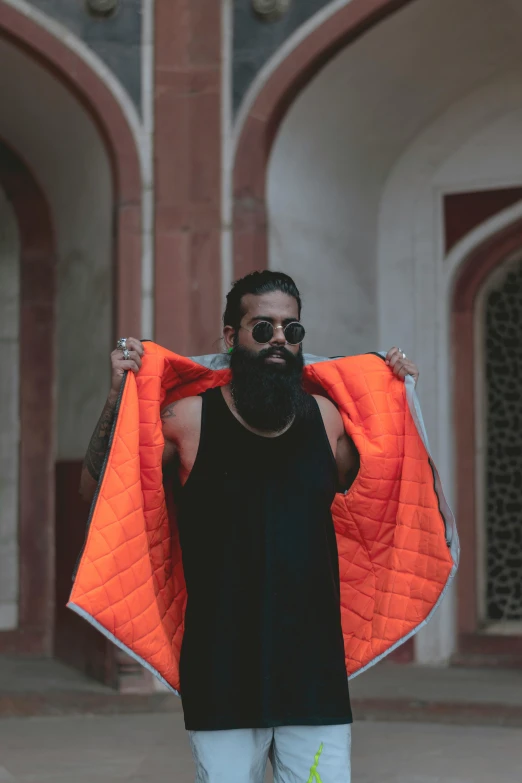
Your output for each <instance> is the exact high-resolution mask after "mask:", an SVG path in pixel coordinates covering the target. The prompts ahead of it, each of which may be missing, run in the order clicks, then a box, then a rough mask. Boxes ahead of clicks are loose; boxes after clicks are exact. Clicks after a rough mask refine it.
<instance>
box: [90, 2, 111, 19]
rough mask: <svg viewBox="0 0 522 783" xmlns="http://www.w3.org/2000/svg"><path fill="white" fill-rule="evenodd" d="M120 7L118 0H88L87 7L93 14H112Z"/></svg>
mask: <svg viewBox="0 0 522 783" xmlns="http://www.w3.org/2000/svg"><path fill="white" fill-rule="evenodd" d="M117 7H118V0H87V9H88V10H89V12H90V13H91V14H93V16H110V14H113V13H114V12H115V11H116V9H117Z"/></svg>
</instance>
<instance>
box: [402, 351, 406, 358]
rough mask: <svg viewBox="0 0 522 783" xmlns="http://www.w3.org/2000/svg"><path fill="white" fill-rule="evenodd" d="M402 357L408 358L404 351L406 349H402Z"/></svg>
mask: <svg viewBox="0 0 522 783" xmlns="http://www.w3.org/2000/svg"><path fill="white" fill-rule="evenodd" d="M402 358H403V359H405V358H406V354H405V353H404V351H402Z"/></svg>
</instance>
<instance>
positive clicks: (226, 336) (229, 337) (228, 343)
mask: <svg viewBox="0 0 522 783" xmlns="http://www.w3.org/2000/svg"><path fill="white" fill-rule="evenodd" d="M235 337H236V330H235V329H234V327H233V326H225V328H224V329H223V340H224V342H225V348H226V349H227V351H229V350H230V349H231V348H233V347H234V340H235Z"/></svg>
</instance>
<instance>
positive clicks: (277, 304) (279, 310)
mask: <svg viewBox="0 0 522 783" xmlns="http://www.w3.org/2000/svg"><path fill="white" fill-rule="evenodd" d="M241 305H242V310H243V312H244V314H245V315H246V316H247V317H248V318H255V317H256V316H258V315H263V316H270V317H271V318H280V319H281V320H284V319H285V318H296V319H297V318H298V317H299V308H298V306H297V301H296V300H295V299H294V297H293V296H289V295H288V294H285V293H283V292H282V291H271V292H270V293H267V294H259V295H256V294H246V295H245V296H244V297H243V299H242V301H241Z"/></svg>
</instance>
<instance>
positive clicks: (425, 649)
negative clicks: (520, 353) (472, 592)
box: [378, 66, 522, 663]
mask: <svg viewBox="0 0 522 783" xmlns="http://www.w3.org/2000/svg"><path fill="white" fill-rule="evenodd" d="M521 134H522V66H521V67H520V70H515V69H510V70H509V71H507V72H505V73H503V74H502V75H498V76H497V77H496V78H494V79H492V80H489V81H488V82H487V83H486V84H484V85H483V86H482V87H481V88H480V89H477V90H474V91H472V92H471V93H470V94H469V95H467V96H466V97H465V98H464V99H463V100H461V101H458V102H456V103H454V104H453V105H452V106H451V107H450V108H449V109H448V110H447V111H446V112H444V113H442V114H441V115H440V116H438V117H437V118H436V119H434V121H433V122H432V123H431V124H430V125H429V126H428V127H427V128H425V130H424V131H423V132H422V133H421V134H419V136H418V137H417V138H416V139H415V140H414V142H413V143H412V144H411V146H410V148H409V149H408V150H407V151H406V152H405V154H404V155H403V156H401V158H400V159H399V160H398V161H397V164H396V166H395V167H394V169H393V171H392V174H391V176H390V178H389V180H388V182H387V184H386V187H385V189H384V192H383V198H382V205H381V215H380V224H379V258H378V264H379V277H378V289H379V293H378V298H379V333H380V335H381V339H384V338H385V335H386V334H388V333H389V330H390V329H391V328H394V329H395V330H396V331H397V333H398V334H399V335H400V337H399V339H400V340H401V341H402V342H403V343H404V345H405V347H406V348H407V349H409V350H410V351H411V353H412V355H415V356H416V357H417V358H418V361H419V363H420V364H421V367H422V381H421V383H420V385H419V395H420V398H421V403H422V408H423V412H424V416H425V419H426V424H427V428H428V432H429V433H430V441H431V449H432V453H433V455H434V457H435V460H436V462H437V464H438V466H439V470H440V472H441V476H442V479H443V482H444V485H445V487H446V490H447V493H448V495H449V499H450V502H451V503H452V504H453V503H454V498H455V486H454V481H453V476H454V469H453V468H454V437H453V426H452V417H453V412H452V401H451V387H452V383H453V372H454V371H453V368H452V348H451V343H450V332H449V327H450V309H451V296H452V287H453V283H454V280H455V277H456V275H457V274H458V269H459V266H460V263H461V262H462V261H463V260H465V258H466V257H467V255H468V253H467V252H466V251H465V250H463V251H462V254H461V255H458V249H457V254H455V253H454V254H452V256H451V260H450V259H445V258H444V250H443V230H444V227H443V216H442V198H443V194H444V193H450V192H458V191H469V190H474V189H484V188H498V187H510V186H520V184H521V183H522V155H521V151H522V148H521V139H522V136H521ZM492 225H494V223H493V224H492ZM492 230H494V229H493V227H492ZM455 372H456V373H457V380H458V368H456V370H455ZM457 521H458V520H457ZM454 602H455V597H454V596H451V597H450V599H449V600H448V601H447V602H446V603H445V604H444V605H443V607H442V609H441V611H440V612H439V613H438V614H437V615H436V617H435V619H434V620H433V622H432V623H431V624H430V625H429V626H428V627H427V628H426V630H425V631H424V632H423V633H422V634H420V635H419V637H418V639H417V653H418V658H419V660H420V661H422V662H428V663H432V662H435V663H437V662H442V661H444V660H446V659H447V658H448V657H449V656H450V655H451V653H452V651H453V649H454V644H455V633H454Z"/></svg>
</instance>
